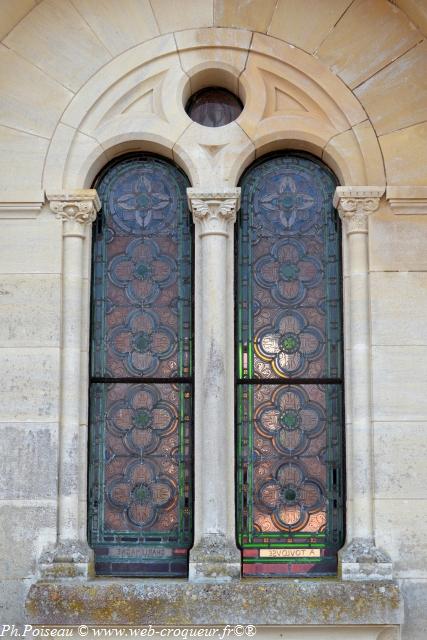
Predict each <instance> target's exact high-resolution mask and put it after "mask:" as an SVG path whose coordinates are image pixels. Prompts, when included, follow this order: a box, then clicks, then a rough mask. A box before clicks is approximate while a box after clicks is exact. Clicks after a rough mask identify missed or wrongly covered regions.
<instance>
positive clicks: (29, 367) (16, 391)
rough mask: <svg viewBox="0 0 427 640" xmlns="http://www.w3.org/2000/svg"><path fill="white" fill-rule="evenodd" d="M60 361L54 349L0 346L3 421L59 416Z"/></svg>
mask: <svg viewBox="0 0 427 640" xmlns="http://www.w3.org/2000/svg"><path fill="white" fill-rule="evenodd" d="M59 360H60V350H59V349H57V348H46V347H41V348H38V349H36V348H31V349H30V348H27V349H16V348H10V349H0V368H1V371H2V375H3V380H4V382H3V384H2V386H1V387H0V404H1V407H2V420H3V421H5V422H12V421H22V422H24V421H30V422H31V421H40V422H48V421H49V422H50V421H55V420H57V419H58V413H59V397H58V395H59V370H60V369H59Z"/></svg>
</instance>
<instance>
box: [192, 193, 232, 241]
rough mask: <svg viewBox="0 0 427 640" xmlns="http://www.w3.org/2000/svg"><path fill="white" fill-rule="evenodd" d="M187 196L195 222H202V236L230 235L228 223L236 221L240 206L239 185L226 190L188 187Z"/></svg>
mask: <svg viewBox="0 0 427 640" xmlns="http://www.w3.org/2000/svg"><path fill="white" fill-rule="evenodd" d="M187 198H188V206H189V207H190V210H191V212H192V214H193V222H194V223H196V222H197V223H200V224H201V229H202V232H201V234H200V236H206V235H220V236H227V235H228V223H230V222H231V223H234V222H235V221H236V213H237V211H238V209H239V207H240V188H239V187H238V188H235V189H228V190H226V191H199V190H198V189H187Z"/></svg>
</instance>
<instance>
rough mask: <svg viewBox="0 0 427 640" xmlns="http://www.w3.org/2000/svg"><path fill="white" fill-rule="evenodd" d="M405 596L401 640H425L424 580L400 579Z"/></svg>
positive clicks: (426, 589) (426, 584) (426, 605)
mask: <svg viewBox="0 0 427 640" xmlns="http://www.w3.org/2000/svg"><path fill="white" fill-rule="evenodd" d="M400 584H401V588H402V594H403V596H404V598H405V624H404V625H403V628H402V640H425V638H426V629H427V582H426V581H425V580H420V581H417V580H402V581H401V582H400Z"/></svg>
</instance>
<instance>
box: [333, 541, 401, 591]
mask: <svg viewBox="0 0 427 640" xmlns="http://www.w3.org/2000/svg"><path fill="white" fill-rule="evenodd" d="M339 559H340V565H341V571H342V579H343V580H364V581H368V580H369V581H370V580H392V579H393V565H392V561H391V558H390V556H389V555H388V554H387V553H385V551H382V550H381V549H378V548H377V547H376V546H375V541H374V540H373V539H372V538H353V540H352V541H351V542H349V543H348V544H347V545H346V546H345V547H344V548H343V549H342V550H341V551H340V553H339Z"/></svg>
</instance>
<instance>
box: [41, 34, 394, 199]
mask: <svg viewBox="0 0 427 640" xmlns="http://www.w3.org/2000/svg"><path fill="white" fill-rule="evenodd" d="M209 82H210V83H212V82H216V83H218V84H220V85H223V86H227V88H229V89H230V88H231V89H233V90H234V91H235V92H236V93H237V94H239V95H240V97H241V98H242V100H243V102H244V105H245V106H244V110H243V112H242V114H241V115H240V117H239V118H238V119H237V120H236V121H235V122H233V123H231V124H229V125H226V126H225V127H219V128H217V129H208V128H206V127H201V126H200V125H198V124H197V123H195V122H192V121H191V120H190V118H189V117H188V116H187V114H186V113H185V110H184V104H185V100H186V98H187V97H188V95H189V94H190V93H191V92H192V91H194V90H195V89H196V88H199V87H200V86H201V85H202V84H206V83H209ZM193 85H194V86H193ZM286 148H294V149H303V150H305V151H309V152H311V153H313V154H314V155H316V156H318V157H319V158H322V159H323V160H324V161H325V162H326V163H327V164H329V165H330V166H331V168H332V169H333V170H334V171H335V173H336V174H337V175H338V177H339V179H340V181H341V184H344V185H346V184H347V185H350V184H365V185H371V184H376V185H383V184H385V175H384V168H383V162H382V156H381V151H380V148H379V144H378V140H377V137H376V135H375V131H374V129H373V127H372V124H371V123H370V120H369V119H368V117H367V114H366V112H365V111H364V109H363V108H362V106H361V104H360V103H359V101H358V100H357V99H356V98H355V96H354V95H353V93H352V92H351V91H350V90H349V89H348V87H346V85H345V84H344V83H343V82H342V81H341V80H340V79H339V78H337V77H336V76H335V75H334V74H333V73H332V72H331V71H329V70H328V69H326V68H325V66H324V65H323V64H322V63H321V62H319V61H318V60H316V59H314V58H313V57H312V56H310V55H309V54H307V53H305V52H303V51H301V50H299V49H296V48H295V47H292V46H291V45H288V44H286V43H284V42H282V41H279V40H277V39H276V38H273V37H270V36H266V35H261V34H257V33H256V34H254V35H253V37H252V33H251V32H249V31H245V30H242V29H239V30H237V29H215V28H209V29H202V30H189V31H183V32H180V33H178V34H176V44H175V39H174V38H173V37H172V36H171V35H165V36H159V37H157V38H154V39H153V40H150V41H148V42H146V43H143V44H141V45H138V46H137V47H135V48H133V49H131V50H128V51H125V52H124V53H122V54H121V55H119V56H118V57H117V58H115V59H113V60H112V61H111V62H109V63H108V64H106V65H105V66H104V67H102V69H100V70H99V71H98V72H97V73H96V74H95V75H94V76H93V77H92V78H91V79H90V80H89V81H88V82H87V83H86V84H85V85H84V86H83V87H82V88H81V89H80V91H78V93H77V94H76V95H75V97H74V98H73V100H71V102H70V103H69V105H68V107H67V108H66V110H65V111H64V113H63V115H62V117H61V120H60V122H59V124H58V126H57V127H56V130H55V133H54V135H53V138H52V141H51V144H50V147H49V150H48V153H47V158H46V163H45V169H44V176H43V186H44V188H45V189H46V190H49V191H52V190H56V189H76V188H87V187H89V186H90V184H91V182H92V180H93V178H94V176H95V175H96V173H97V171H98V170H99V169H100V167H101V166H102V165H104V164H106V163H107V162H108V161H109V160H111V159H112V158H113V157H115V156H117V155H119V154H121V153H124V152H127V151H132V150H136V149H138V150H143V151H144V150H145V151H154V152H157V153H160V154H161V155H164V156H166V157H169V158H171V159H174V160H175V162H176V163H177V164H178V165H180V166H181V167H182V168H183V169H184V170H185V171H186V172H187V173H188V175H189V176H190V179H191V181H192V184H193V185H194V186H195V187H203V188H214V186H215V184H218V183H221V184H224V185H225V186H229V187H234V186H235V185H236V184H237V182H238V180H239V177H240V175H241V174H242V172H243V171H244V169H245V168H246V167H247V166H248V164H249V163H250V162H251V161H252V160H253V159H254V158H256V157H259V156H260V155H264V154H265V153H266V152H269V151H274V150H277V149H286Z"/></svg>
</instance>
